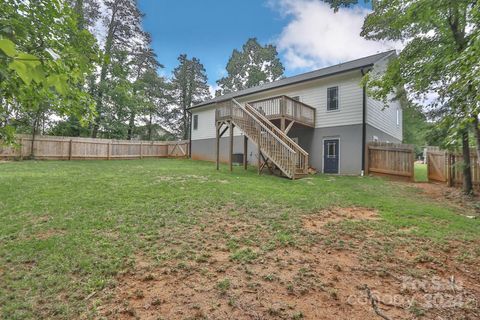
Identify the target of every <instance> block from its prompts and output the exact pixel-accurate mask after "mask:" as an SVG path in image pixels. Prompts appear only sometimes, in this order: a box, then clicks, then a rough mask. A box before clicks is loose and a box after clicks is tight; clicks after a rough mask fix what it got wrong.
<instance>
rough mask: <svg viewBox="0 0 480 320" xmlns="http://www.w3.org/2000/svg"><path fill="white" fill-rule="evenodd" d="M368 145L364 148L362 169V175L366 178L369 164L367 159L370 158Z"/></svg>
mask: <svg viewBox="0 0 480 320" xmlns="http://www.w3.org/2000/svg"><path fill="white" fill-rule="evenodd" d="M369 147H370V144H369V143H367V144H366V146H365V168H364V171H365V172H364V175H365V176H368V169H369V167H370V163H369V161H368V160H369V158H370V148H369Z"/></svg>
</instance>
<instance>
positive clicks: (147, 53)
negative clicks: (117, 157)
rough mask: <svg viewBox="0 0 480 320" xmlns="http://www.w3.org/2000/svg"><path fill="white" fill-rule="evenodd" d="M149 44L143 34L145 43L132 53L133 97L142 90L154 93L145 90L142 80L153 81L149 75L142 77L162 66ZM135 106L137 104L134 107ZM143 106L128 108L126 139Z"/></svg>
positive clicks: (148, 37) (144, 83)
mask: <svg viewBox="0 0 480 320" xmlns="http://www.w3.org/2000/svg"><path fill="white" fill-rule="evenodd" d="M150 45H151V39H150V36H149V35H148V34H145V43H144V46H141V47H139V48H138V49H137V50H136V51H135V52H134V53H133V55H134V56H133V60H132V63H131V64H132V67H133V68H132V69H133V72H134V83H133V95H134V97H135V96H136V95H137V93H139V92H142V93H143V94H144V95H145V93H149V94H153V95H155V93H154V92H151V91H146V90H145V85H146V84H147V83H146V82H145V81H144V80H146V79H148V80H152V81H154V80H153V79H152V78H151V77H150V78H144V76H145V75H146V74H147V73H150V74H152V73H154V72H156V71H157V69H158V68H160V67H163V66H161V65H160V64H159V63H158V61H157V55H156V54H155V53H154V52H153V50H152V49H151V47H150ZM147 99H148V98H145V99H144V103H146V100H147ZM135 106H138V108H136V107H135ZM143 107H145V105H141V104H136V105H135V104H134V105H132V108H131V110H130V118H129V122H128V133H127V135H128V137H127V138H128V140H131V139H132V137H133V133H134V130H135V118H136V116H137V115H138V114H139V113H140V112H141V109H142V108H143Z"/></svg>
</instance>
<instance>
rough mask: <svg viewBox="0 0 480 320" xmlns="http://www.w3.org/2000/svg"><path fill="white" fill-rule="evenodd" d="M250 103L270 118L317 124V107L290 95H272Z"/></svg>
mask: <svg viewBox="0 0 480 320" xmlns="http://www.w3.org/2000/svg"><path fill="white" fill-rule="evenodd" d="M248 104H249V105H251V106H252V107H254V108H255V109H256V110H258V111H259V112H260V113H262V114H263V115H264V116H265V117H266V118H267V119H270V120H271V119H276V118H282V117H284V118H285V119H289V120H293V121H296V122H299V123H301V124H304V125H307V126H310V127H314V126H315V108H313V107H311V106H309V105H308V104H305V103H303V102H300V101H297V100H295V99H292V98H290V97H288V96H278V97H272V98H267V99H262V100H257V101H253V102H249V103H248Z"/></svg>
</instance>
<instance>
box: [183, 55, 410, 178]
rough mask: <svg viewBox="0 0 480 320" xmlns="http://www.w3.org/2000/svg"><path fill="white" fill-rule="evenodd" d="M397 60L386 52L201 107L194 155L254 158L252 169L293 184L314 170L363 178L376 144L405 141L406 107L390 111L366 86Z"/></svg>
mask: <svg viewBox="0 0 480 320" xmlns="http://www.w3.org/2000/svg"><path fill="white" fill-rule="evenodd" d="M394 56H395V51H389V52H383V53H379V54H375V55H372V56H368V57H365V58H361V59H357V60H353V61H349V62H346V63H341V64H338V65H334V66H331V67H326V68H322V69H319V70H316V71H312V72H308V73H304V74H300V75H297V76H293V77H289V78H284V79H281V80H278V81H274V82H271V83H267V84H263V85H260V86H257V87H252V88H248V89H246V90H241V91H238V92H232V93H229V94H226V95H223V96H220V97H216V98H214V99H211V100H208V101H204V102H202V103H200V104H197V105H195V106H193V107H191V108H190V110H189V111H190V112H191V114H192V132H191V156H192V158H193V159H200V160H210V161H216V160H217V161H219V162H228V161H229V160H231V156H230V155H231V154H232V153H240V154H246V157H245V160H246V161H248V162H249V163H251V164H254V165H258V166H259V167H262V168H263V167H268V168H269V169H270V168H277V169H279V170H280V171H281V172H282V173H283V174H284V175H286V176H288V177H290V178H296V177H300V176H302V175H305V174H307V172H308V167H309V166H311V167H314V168H316V169H317V170H318V171H319V172H323V173H332V174H352V175H357V174H362V172H363V170H364V165H365V161H364V159H365V152H366V151H365V148H366V144H367V143H368V142H369V141H385V142H394V143H400V142H402V134H403V132H402V129H403V128H402V108H401V106H400V103H399V102H398V101H396V100H395V101H389V105H388V107H387V108H385V106H384V104H383V103H382V102H380V101H376V100H374V99H373V98H371V97H369V96H368V93H367V90H366V89H365V88H364V87H363V86H362V84H361V80H362V77H363V75H364V74H365V73H366V72H382V70H385V67H386V63H387V61H388V59H390V58H392V57H394ZM231 133H233V135H231ZM217 139H218V145H217ZM217 151H218V152H217ZM245 151H246V152H245ZM217 153H218V155H217Z"/></svg>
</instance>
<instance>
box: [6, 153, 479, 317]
mask: <svg viewBox="0 0 480 320" xmlns="http://www.w3.org/2000/svg"><path fill="white" fill-rule="evenodd" d="M0 181H1V184H0V312H1V313H0V314H1V316H3V318H5V319H39V318H56V319H72V318H79V317H83V318H97V317H105V318H115V317H120V318H122V317H126V318H128V317H135V316H137V317H139V318H152V319H153V318H158V319H210V318H216V319H228V318H229V316H233V317H234V318H236V319H251V318H255V315H257V316H259V315H261V317H260V318H262V317H263V318H280V319H301V318H304V317H305V318H310V319H313V318H315V317H321V316H322V314H317V313H316V312H320V311H318V310H317V309H315V308H313V309H312V307H311V305H307V302H308V301H312V305H313V304H315V303H317V304H318V305H320V304H322V303H323V304H324V306H327V307H325V308H323V309H322V310H329V309H328V306H331V308H340V307H338V305H339V304H340V305H343V306H344V307H343V309H342V308H340V309H338V310H339V312H340V313H336V315H337V316H338V317H340V318H341V317H342V313H341V312H346V313H345V314H343V315H348V314H350V313H352V314H353V315H355V314H356V315H358V317H359V318H360V317H362V318H373V317H375V314H374V313H373V309H371V307H370V306H369V304H366V305H365V304H363V305H358V306H356V305H354V306H352V307H348V306H347V307H345V304H344V303H345V300H344V299H345V297H346V293H347V292H348V293H352V294H353V293H355V294H361V290H360V289H359V288H360V285H363V284H370V286H374V285H375V283H377V284H378V283H389V281H390V282H391V284H392V285H391V286H389V287H388V288H393V287H395V285H397V286H398V285H401V284H399V283H396V282H395V281H396V280H395V279H396V278H398V277H399V276H400V275H402V276H406V275H408V276H415V277H424V276H431V275H432V272H433V274H434V273H435V272H437V271H438V273H439V274H440V275H441V276H443V277H448V276H449V272H450V271H451V272H455V273H456V274H458V275H457V276H458V277H459V278H460V279H463V280H465V282H467V280H468V283H471V284H472V286H473V287H472V288H473V289H472V288H470V287H468V288H466V289H465V290H467V291H468V290H470V291H468V293H469V294H470V296H473V297H478V291H475V290H477V289H478V285H479V281H480V280H479V278H480V277H479V274H478V273H479V269H480V268H478V262H479V261H480V259H479V256H480V250H479V247H480V246H479V244H480V221H479V220H478V219H468V218H466V217H464V216H462V215H460V214H458V212H456V211H458V209H456V207H453V206H451V205H449V202H448V201H438V200H435V201H433V200H431V199H429V198H428V197H427V196H426V195H424V194H422V192H420V191H419V189H417V188H415V187H413V186H412V185H409V184H407V183H393V182H388V181H385V180H382V179H379V178H368V177H337V176H325V175H318V176H314V177H308V178H305V179H301V180H296V181H290V180H287V179H282V178H278V177H273V176H268V175H264V176H258V175H257V174H256V173H255V171H254V169H253V168H252V169H250V170H249V171H248V172H244V171H243V170H242V169H241V168H239V167H236V168H235V169H234V173H233V174H231V173H230V172H228V171H227V167H226V166H223V167H222V168H221V170H220V171H219V172H217V171H215V170H214V165H213V164H211V163H208V162H199V161H191V160H170V159H164V160H138V161H137V160H132V161H63V162H62V161H44V162H35V161H23V162H9V163H0ZM432 266H434V268H433V267H432ZM457 266H459V267H458V268H457ZM362 268H363V269H362ZM459 268H460V269H459ZM362 270H363V271H362ZM432 270H433V271H432ZM435 270H436V271H435ZM458 270H465V273H460V274H459V271H458ZM468 270H470V271H468ZM472 270H473V271H472ZM342 272H343V274H342ZM347 272H348V273H347ZM468 277H472V278H468ZM354 279H355V280H354ZM472 279H473V280H472ZM475 279H476V280H475ZM356 281H358V283H357V282H356ZM379 281H380V282H379ZM354 284H355V285H354ZM357 284H358V286H357ZM474 286H476V287H474ZM155 288H157V289H155ZM475 288H477V289H475ZM170 289H171V290H170ZM377 289H378V288H377ZM169 290H170V291H169ZM385 290H387V287H385ZM255 297H256V298H255ZM259 297H261V298H259ZM262 297H264V298H262ZM182 299H183V300H182ZM202 299H203V300H202ZM245 299H247V300H245ZM248 299H250V300H248ZM262 299H266V300H262ZM309 299H311V300H309ZM192 301H193V302H192ZM259 301H260V302H261V301H263V302H262V303H260V302H259ZM315 301H317V302H315ZM319 301H323V302H319ZM279 303H283V304H279ZM257 304H258V306H257ZM284 304H285V305H284ZM317 304H315V305H317ZM336 305H337V307H335V306H336ZM147 306H148V307H147ZM345 308H346V309H345ZM348 308H353V309H351V310H350V309H348ZM332 310H333V309H332ZM342 310H343V311H342ZM449 310H450V309H449ZM457 311H458V310H455V311H453V312H454V313H453V315H455V316H456V315H458V313H456V312H457ZM322 312H325V311H322ZM390 312H391V314H392V315H396V316H398V317H400V318H401V317H402V316H418V315H421V314H422V315H423V316H425V317H427V318H428V317H429V316H432V317H433V316H435V315H439V313H431V311H430V309H427V308H422V307H421V306H419V305H415V306H414V307H412V306H410V307H405V308H403V309H402V310H400V309H398V310H397V308H394V309H393V310H391V311H390ZM403 312H404V313H403ZM439 312H440V311H439ZM442 312H443V311H442ZM445 312H450V311H445ZM458 312H460V311H458ZM461 312H462V313H461V315H466V316H467V317H471V318H475V313H474V312H477V311H475V310H473V311H472V310H470V309H466V310H463V309H462V310H461ZM472 312H473V313H472ZM387 313H388V312H387ZM440 314H442V315H446V316H447V318H448V317H449V316H452V314H448V313H447V314H444V313H440ZM472 315H473V317H472ZM323 316H325V318H328V317H327V316H326V315H323ZM330 316H332V314H330ZM333 318H335V317H333ZM354 318H355V316H353V318H352V319H354Z"/></svg>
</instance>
